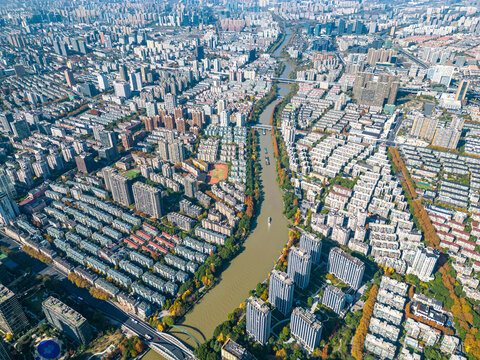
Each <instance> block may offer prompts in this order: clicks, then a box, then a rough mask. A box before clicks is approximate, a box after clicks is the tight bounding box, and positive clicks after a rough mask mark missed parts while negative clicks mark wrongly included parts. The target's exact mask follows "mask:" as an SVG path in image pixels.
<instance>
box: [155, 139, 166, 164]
mask: <svg viewBox="0 0 480 360" xmlns="http://www.w3.org/2000/svg"><path fill="white" fill-rule="evenodd" d="M157 153H158V156H159V157H160V159H162V160H168V142H167V141H166V140H159V141H158V148H157Z"/></svg>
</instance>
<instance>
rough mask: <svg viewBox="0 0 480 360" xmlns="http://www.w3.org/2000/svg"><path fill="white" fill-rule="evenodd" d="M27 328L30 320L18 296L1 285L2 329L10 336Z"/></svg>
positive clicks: (0, 326)
mask: <svg viewBox="0 0 480 360" xmlns="http://www.w3.org/2000/svg"><path fill="white" fill-rule="evenodd" d="M27 327H28V320H27V317H26V316H25V313H24V312H23V310H22V307H21V306H20V303H19V302H18V299H17V296H16V295H15V294H14V293H13V291H10V290H9V289H8V288H7V287H6V286H4V285H2V284H0V329H2V330H3V331H4V332H6V333H9V334H17V333H19V332H21V331H23V330H25V329H26V328H27Z"/></svg>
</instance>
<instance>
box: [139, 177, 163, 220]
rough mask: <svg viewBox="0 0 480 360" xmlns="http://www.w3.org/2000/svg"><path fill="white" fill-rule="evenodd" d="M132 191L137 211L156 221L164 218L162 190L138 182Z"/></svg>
mask: <svg viewBox="0 0 480 360" xmlns="http://www.w3.org/2000/svg"><path fill="white" fill-rule="evenodd" d="M132 190H133V198H134V200H135V207H136V208H137V211H140V212H142V213H145V214H148V215H150V216H151V217H153V218H155V219H160V218H161V217H162V195H161V191H160V189H157V188H155V187H153V186H150V185H147V184H143V183H141V182H138V181H137V182H136V183H135V184H133V186H132Z"/></svg>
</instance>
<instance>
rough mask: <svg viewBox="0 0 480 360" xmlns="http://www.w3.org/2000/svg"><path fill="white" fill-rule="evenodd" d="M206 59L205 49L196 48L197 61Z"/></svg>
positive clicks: (201, 47)
mask: <svg viewBox="0 0 480 360" xmlns="http://www.w3.org/2000/svg"><path fill="white" fill-rule="evenodd" d="M204 57H205V50H204V49H203V46H201V45H199V46H197V47H196V48H195V59H196V60H197V61H202V60H203V58H204Z"/></svg>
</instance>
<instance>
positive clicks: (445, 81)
mask: <svg viewBox="0 0 480 360" xmlns="http://www.w3.org/2000/svg"><path fill="white" fill-rule="evenodd" d="M454 71H455V67H454V66H447V65H436V66H434V67H433V68H430V69H429V70H428V72H427V77H428V78H429V79H431V80H432V82H434V83H437V84H441V85H445V86H446V87H449V86H450V83H451V82H452V77H453V73H454Z"/></svg>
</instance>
